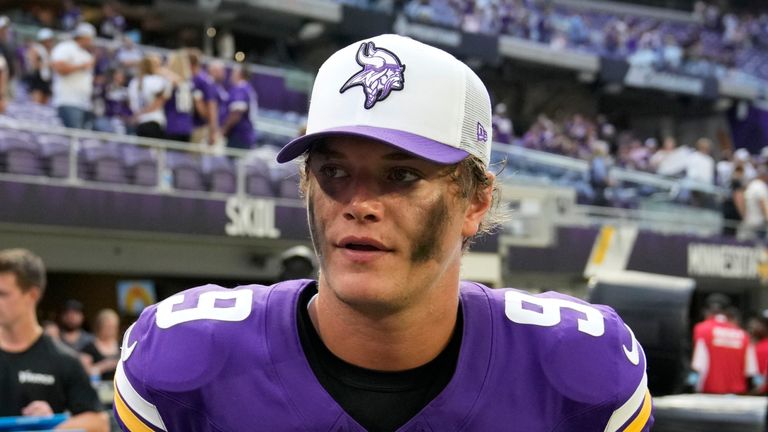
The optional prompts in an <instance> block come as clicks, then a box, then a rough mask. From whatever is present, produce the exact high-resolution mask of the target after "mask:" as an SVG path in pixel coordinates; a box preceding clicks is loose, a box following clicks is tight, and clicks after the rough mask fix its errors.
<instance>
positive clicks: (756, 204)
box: [739, 165, 768, 240]
mask: <svg viewBox="0 0 768 432" xmlns="http://www.w3.org/2000/svg"><path fill="white" fill-rule="evenodd" d="M766 182H768V167H766V166H765V165H763V166H761V167H760V168H759V169H758V170H757V177H756V178H754V179H752V180H751V181H750V182H749V183H748V184H747V188H746V190H745V191H744V222H743V223H742V225H741V228H742V229H741V233H740V234H739V236H740V237H741V238H744V239H760V240H763V239H765V231H766V223H767V222H768V183H766Z"/></svg>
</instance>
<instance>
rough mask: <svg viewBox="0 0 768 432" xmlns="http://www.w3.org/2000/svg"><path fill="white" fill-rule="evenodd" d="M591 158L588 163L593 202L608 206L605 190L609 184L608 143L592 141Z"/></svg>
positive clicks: (609, 161) (609, 162)
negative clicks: (593, 194) (593, 196)
mask: <svg viewBox="0 0 768 432" xmlns="http://www.w3.org/2000/svg"><path fill="white" fill-rule="evenodd" d="M592 154H593V156H592V160H591V161H590V163H589V184H590V185H591V186H592V190H593V191H594V193H595V198H594V201H593V204H594V205H596V206H610V202H609V201H608V196H607V194H606V191H607V190H608V188H609V187H610V186H611V177H610V174H611V173H610V170H611V165H612V162H611V157H610V156H609V155H608V143H606V142H605V141H594V142H593V143H592Z"/></svg>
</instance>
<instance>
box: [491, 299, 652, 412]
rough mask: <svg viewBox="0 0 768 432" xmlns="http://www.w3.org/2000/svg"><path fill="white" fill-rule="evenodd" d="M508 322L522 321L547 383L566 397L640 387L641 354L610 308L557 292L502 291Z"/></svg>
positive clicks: (588, 399)
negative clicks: (535, 293) (534, 293)
mask: <svg viewBox="0 0 768 432" xmlns="http://www.w3.org/2000/svg"><path fill="white" fill-rule="evenodd" d="M503 293H504V294H503V295H504V312H505V315H506V317H507V319H508V320H509V321H511V322H512V323H515V324H519V325H521V326H524V327H522V328H520V329H519V331H521V332H524V333H525V334H527V335H528V336H529V337H528V338H526V340H527V341H528V343H529V344H533V345H534V346H535V353H536V355H537V356H538V357H539V359H538V361H539V363H540V364H541V366H542V369H543V373H544V375H545V376H546V377H547V379H548V381H549V383H550V385H551V386H552V387H554V388H556V389H557V390H558V391H559V393H561V394H562V395H564V396H566V397H568V398H569V399H572V400H575V401H579V402H584V403H589V404H600V403H605V402H608V401H610V400H615V401H618V400H622V399H626V398H628V397H629V396H631V395H632V394H633V393H634V392H635V391H636V390H637V388H638V386H639V385H640V384H641V383H642V385H643V386H645V378H644V377H645V356H644V354H643V352H642V348H641V347H640V344H639V343H638V342H637V339H635V337H634V334H633V333H632V331H631V330H630V328H629V327H628V326H627V325H626V324H624V322H623V321H622V320H621V318H619V316H618V315H617V314H616V312H615V311H614V310H613V309H612V308H610V307H608V306H603V305H592V304H589V303H587V302H585V301H583V300H579V299H576V298H573V297H569V296H566V295H563V294H560V293H555V292H547V293H543V294H538V295H532V294H528V293H524V292H521V291H517V290H503Z"/></svg>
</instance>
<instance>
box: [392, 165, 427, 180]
mask: <svg viewBox="0 0 768 432" xmlns="http://www.w3.org/2000/svg"><path fill="white" fill-rule="evenodd" d="M420 178H421V177H420V176H419V175H418V174H416V173H415V172H413V171H412V170H409V169H407V168H394V169H392V170H390V172H389V179H390V180H392V181H396V182H406V183H408V182H413V181H416V180H418V179H420Z"/></svg>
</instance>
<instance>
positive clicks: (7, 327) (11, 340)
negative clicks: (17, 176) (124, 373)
mask: <svg viewBox="0 0 768 432" xmlns="http://www.w3.org/2000/svg"><path fill="white" fill-rule="evenodd" d="M44 291H45V267H44V266H43V261H42V260H41V259H40V258H39V257H38V256H36V255H34V254H32V253H31V252H29V251H27V250H23V249H7V250H3V251H0V389H2V391H0V417H3V416H49V415H51V414H54V413H63V412H65V411H68V412H69V413H70V414H71V417H69V419H68V420H66V421H65V422H64V423H61V424H59V425H58V426H57V430H58V429H78V430H84V431H87V432H106V431H108V430H109V418H108V416H107V414H106V413H105V412H103V410H102V407H101V402H100V401H99V398H98V396H97V395H96V392H95V391H94V389H93V387H91V383H90V380H89V379H88V375H87V374H86V373H85V370H84V369H83V366H82V365H81V363H80V360H79V359H78V358H77V354H76V353H75V352H74V351H72V350H71V349H69V348H68V347H66V346H64V345H63V344H62V343H61V342H58V341H54V339H52V338H51V337H50V336H48V335H44V334H43V328H42V327H41V326H40V324H38V322H37V314H36V312H35V311H36V308H37V303H38V301H40V298H41V297H42V296H43V292H44Z"/></svg>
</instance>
